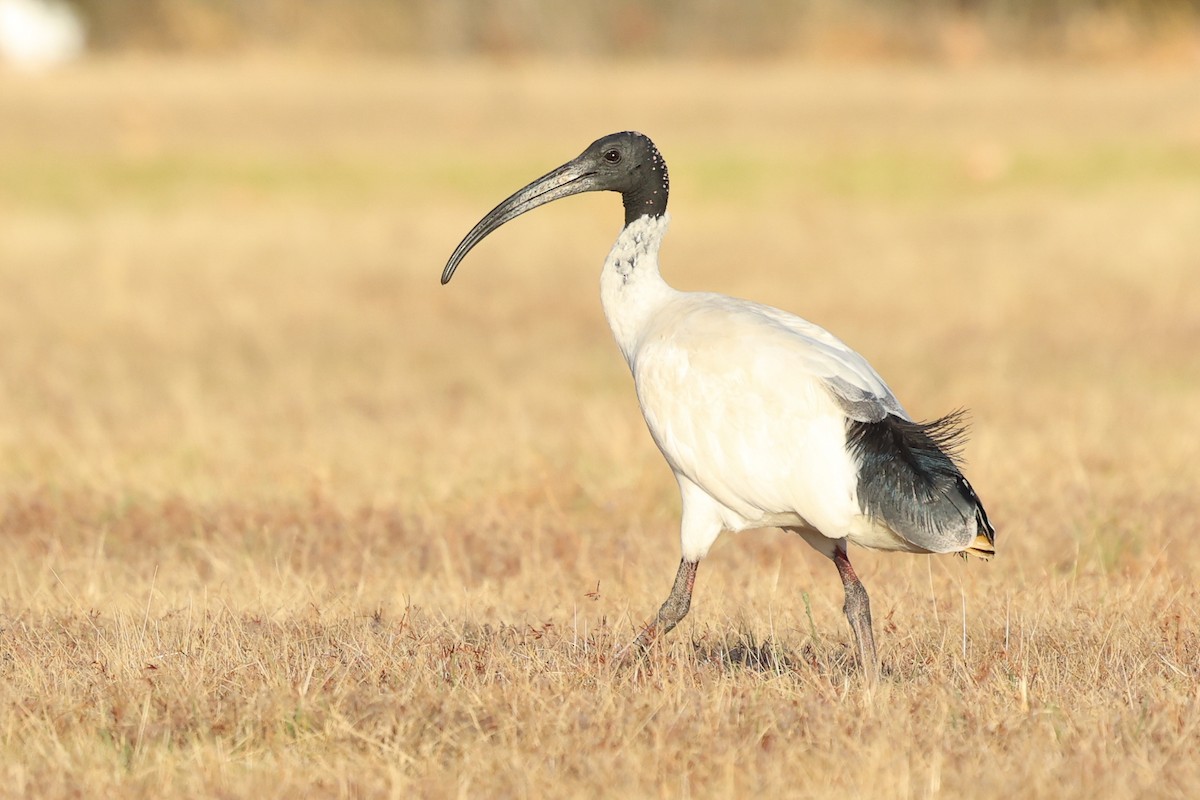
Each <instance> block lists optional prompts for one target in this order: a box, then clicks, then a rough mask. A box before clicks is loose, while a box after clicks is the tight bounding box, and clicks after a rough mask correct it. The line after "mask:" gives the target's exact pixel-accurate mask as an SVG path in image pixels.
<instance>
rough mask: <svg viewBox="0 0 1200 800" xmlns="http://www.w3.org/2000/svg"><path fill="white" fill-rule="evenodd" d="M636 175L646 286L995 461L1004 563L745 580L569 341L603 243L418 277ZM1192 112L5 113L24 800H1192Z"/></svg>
mask: <svg viewBox="0 0 1200 800" xmlns="http://www.w3.org/2000/svg"><path fill="white" fill-rule="evenodd" d="M624 128H637V129H640V130H644V131H646V132H647V133H649V134H650V135H652V136H653V137H654V138H655V139H656V141H657V142H658V143H659V145H660V146H661V148H662V149H663V152H664V154H665V156H666V158H667V160H668V163H669V164H670V166H671V168H672V178H673V180H672V189H673V190H674V193H673V196H672V215H673V218H674V221H673V223H672V231H671V234H670V236H669V238H668V240H667V244H666V246H665V248H664V251H663V265H664V274H665V275H666V276H667V278H668V279H669V280H671V281H672V282H673V283H674V284H675V285H676V286H678V287H680V288H692V289H701V288H703V289H711V290H716V291H722V292H725V293H728V294H732V295H737V296H742V297H749V298H753V299H756V300H761V301H765V302H769V303H771V304H773V305H778V306H781V307H783V308H787V309H789V310H792V311H795V312H797V313H800V314H802V315H803V316H806V317H807V318H809V319H812V320H814V321H816V322H819V323H821V324H823V325H825V326H827V327H829V328H831V329H832V330H834V331H835V332H836V333H838V334H839V335H840V336H841V337H842V338H843V339H845V340H846V341H847V342H849V343H850V344H851V345H852V346H854V347H856V348H857V349H858V350H860V351H861V352H863V353H864V354H866V355H867V357H868V358H870V359H871V360H872V362H873V363H874V364H875V365H876V367H877V368H878V369H879V370H880V372H881V373H882V374H883V375H884V376H885V377H886V378H887V379H888V380H889V382H890V383H891V385H892V387H893V388H894V389H895V390H896V391H897V393H898V394H899V395H900V397H901V399H902V400H903V401H904V403H905V404H906V405H907V407H908V408H909V410H910V411H912V412H913V413H914V414H915V415H917V416H920V417H932V416H935V415H939V414H941V413H944V412H946V411H948V410H950V409H952V408H954V407H957V406H960V405H961V406H966V407H967V408H969V409H970V410H971V413H972V419H973V434H972V438H971V441H970V443H969V445H968V447H967V450H966V458H967V467H968V474H969V475H970V476H971V480H972V482H973V483H974V485H975V487H976V488H977V489H978V491H979V493H980V495H981V496H982V497H983V499H984V501H985V502H986V503H987V507H988V509H989V512H990V514H991V517H992V519H993V521H994V522H995V524H996V528H997V531H998V537H997V549H998V551H999V556H998V558H997V559H995V560H994V561H993V562H991V563H986V564H985V563H981V562H977V561H972V562H970V563H966V562H963V561H960V560H958V559H952V558H926V557H917V556H908V555H900V554H875V553H870V552H864V551H856V552H855V553H854V557H855V564H856V565H857V566H858V570H859V573H860V574H861V575H862V576H863V579H864V582H865V583H866V586H867V587H868V589H869V590H870V592H871V596H872V600H873V604H874V612H875V620H876V633H877V640H878V642H879V646H880V655H881V658H882V660H883V662H884V671H885V674H884V677H883V680H882V682H881V684H880V686H879V687H878V688H877V689H875V690H874V691H870V690H868V688H867V687H865V686H864V685H863V683H862V682H861V681H860V680H859V679H858V677H857V674H856V673H855V671H854V670H853V667H852V663H853V659H852V652H851V651H852V646H851V639H850V631H849V628H848V626H847V625H846V621H845V619H844V617H843V616H842V613H841V603H842V595H841V587H840V585H839V582H838V579H837V575H836V571H835V570H834V569H833V567H832V566H831V565H830V564H829V563H828V562H827V561H825V560H824V559H823V558H821V557H820V556H818V555H816V554H815V553H813V552H811V551H810V550H809V549H808V548H807V547H806V546H804V545H803V544H802V543H801V542H799V541H797V540H795V539H792V538H790V537H786V536H784V535H782V534H780V533H779V532H777V531H763V532H756V533H747V534H742V535H739V536H737V537H729V536H727V537H725V538H723V539H722V540H721V541H720V542H718V544H717V546H716V547H715V548H714V551H713V553H712V554H711V555H710V556H709V558H708V559H706V560H705V561H704V563H703V564H702V566H701V569H700V573H699V579H698V582H697V589H696V598H695V603H694V605H693V611H692V614H691V616H689V618H688V619H687V620H685V622H684V624H683V625H681V626H680V628H679V629H678V630H677V631H676V632H675V633H674V634H673V635H672V636H671V637H670V638H669V639H668V640H666V641H665V642H663V646H662V647H661V648H659V649H658V650H657V651H656V652H654V653H653V654H652V655H651V656H650V658H649V659H648V660H647V661H646V662H645V663H644V664H642V665H640V666H638V667H637V668H618V667H617V666H616V665H615V664H614V663H613V661H612V659H611V657H610V656H611V653H612V651H613V649H614V648H615V647H617V646H619V645H622V644H624V643H625V642H627V641H628V640H629V639H630V638H631V637H632V636H633V635H634V634H635V632H636V627H637V625H638V623H639V622H641V621H642V620H643V619H645V618H647V617H648V616H649V615H650V614H651V613H652V612H653V611H654V610H655V609H656V608H657V606H658V603H659V602H660V601H661V600H662V599H663V597H664V596H665V594H666V592H667V590H668V589H669V587H670V582H671V579H672V577H673V575H674V570H675V566H676V564H677V560H678V538H677V537H678V534H677V515H678V500H677V498H676V496H675V488H674V482H673V481H672V479H671V476H670V473H669V471H668V469H667V467H666V466H665V464H664V463H663V462H662V460H661V458H660V456H659V454H658V453H657V451H656V450H655V448H654V446H653V443H652V442H651V440H650V437H649V436H648V434H647V433H646V432H645V430H644V428H643V423H642V421H641V418H640V416H639V413H638V409H637V405H636V401H635V399H634V396H633V391H632V385H631V381H630V379H629V376H628V374H627V372H626V369H625V366H624V364H623V363H622V362H621V360H620V357H619V355H618V353H617V351H616V348H615V347H614V346H613V344H612V342H611V341H610V338H609V333H608V331H607V329H606V327H605V324H604V320H603V317H602V314H601V311H600V305H599V300H598V296H597V278H598V273H599V268H600V263H601V261H602V259H603V257H604V255H605V253H606V252H607V249H608V247H609V245H610V244H611V241H612V239H613V238H614V237H615V235H616V233H617V230H618V229H619V227H620V222H621V214H620V211H619V203H618V199H617V198H616V197H614V196H611V195H588V196H586V197H583V198H576V199H574V200H572V201H570V202H564V203H560V204H555V205H554V206H552V207H549V208H546V209H541V210H539V211H537V212H535V213H534V214H532V215H530V216H529V217H526V218H524V219H522V220H520V221H518V222H516V223H514V224H512V225H510V226H508V227H506V228H505V229H504V230H503V231H502V232H501V233H498V234H496V235H495V236H493V237H492V238H490V239H489V240H488V241H487V242H486V243H485V244H483V245H481V246H480V247H479V248H478V249H477V250H476V251H475V252H474V253H473V254H472V256H471V258H470V259H468V261H467V262H466V263H465V265H464V267H463V268H462V269H461V270H460V272H459V276H458V278H457V279H456V280H455V282H454V283H453V284H452V285H450V286H449V287H441V286H439V284H438V276H439V274H440V271H441V268H442V265H443V264H444V261H445V258H446V257H447V256H448V254H449V253H450V251H451V249H452V248H453V247H454V245H455V244H456V243H457V242H458V240H459V238H460V237H461V236H462V235H463V234H464V233H465V232H466V231H467V229H468V228H469V227H470V226H471V225H472V224H473V223H474V222H475V221H476V220H477V219H478V218H479V216H480V215H481V214H482V213H483V212H484V211H486V210H487V209H489V208H490V207H491V206H492V205H493V204H494V203H495V202H497V201H498V200H500V199H501V198H503V197H504V196H505V195H507V194H508V192H510V191H511V190H513V189H515V188H517V187H518V186H519V185H521V184H523V183H524V182H525V181H526V180H528V179H531V178H533V177H535V176H537V175H539V174H541V173H542V172H543V171H545V170H546V169H549V168H550V167H553V166H556V165H557V164H559V163H561V162H562V161H564V160H566V159H567V158H570V157H572V156H574V155H575V154H576V153H578V152H579V151H580V150H581V149H582V148H583V147H584V146H585V145H586V144H587V143H588V142H590V141H591V140H592V139H593V138H595V137H596V136H598V135H600V134H603V133H607V132H610V131H613V130H620V129H624ZM1198 423H1200V76H1198V75H1197V73H1196V72H1195V71H1194V70H1193V71H1185V70H1184V69H1182V68H1171V69H1165V68H1163V69H1151V68H1140V69H1135V68H1119V67H1092V68H1079V67H1069V66H1042V67H1030V66H1019V65H1011V66H993V67H979V68H972V69H964V70H958V71H946V70H939V69H934V68H924V67H898V66H894V65H892V66H886V67H884V66H880V67H863V66H844V67H825V68H819V67H813V66H773V67H767V66H759V67H748V66H736V65H725V66H720V67H717V66H700V65H697V66H682V65H652V64H641V65H639V64H629V65H624V66H606V65H597V66H587V65H569V64H568V65H562V64H521V63H517V64H511V65H507V66H505V65H501V66H497V65H494V64H488V65H483V64H481V65H475V66H472V65H456V64H451V63H443V64H431V65H403V64H399V63H391V62H379V63H372V62H327V61H313V62H308V61H299V60H298V61H290V62H279V61H270V60H248V61H229V62H212V63H200V62H181V61H161V62H160V61H145V60H117V61H109V62H105V61H100V62H94V63H90V64H88V65H85V66H80V67H77V68H73V69H71V70H68V71H65V72H61V73H57V74H53V75H47V76H41V77H22V76H15V75H0V536H2V540H0V541H2V542H3V553H4V557H3V559H2V560H0V794H2V795H4V796H14V797H16V796H29V797H32V796H38V797H81V796H87V797H122V798H138V797H146V798H150V797H153V798H170V797H199V796H214V797H248V796H254V797H259V798H275V797H281V798H282V797H301V796H308V797H388V796H390V797H447V796H456V797H486V796H506V797H507V796H527V797H581V796H589V797H595V796H599V797H651V796H653V797H746V796H764V797H775V796H780V797H936V796H943V797H974V798H1011V797H1022V798H1050V797H1053V798H1076V797H1080V798H1082V797H1088V798H1093V797H1134V796H1137V797H1185V796H1190V795H1191V794H1192V792H1194V790H1195V787H1196V786H1197V785H1200V622H1198V621H1197V615H1196V612H1197V609H1198V608H1200V588H1197V580H1198V578H1200V536H1198V533H1200V497H1198V494H1197V486H1198V483H1200V478H1198V475H1200V468H1198V467H1197V464H1200V424H1198Z"/></svg>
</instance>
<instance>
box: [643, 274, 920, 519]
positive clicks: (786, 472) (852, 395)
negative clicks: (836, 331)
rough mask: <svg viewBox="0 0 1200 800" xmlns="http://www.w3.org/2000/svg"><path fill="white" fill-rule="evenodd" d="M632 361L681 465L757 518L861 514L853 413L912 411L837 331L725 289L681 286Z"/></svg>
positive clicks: (653, 419) (875, 415) (658, 434)
mask: <svg viewBox="0 0 1200 800" xmlns="http://www.w3.org/2000/svg"><path fill="white" fill-rule="evenodd" d="M630 366H631V367H632V368H633V373H634V379H635V382H636V384H637V389H638V395H639V399H640V400H641V404H642V410H643V412H644V413H645V416H646V422H647V424H648V425H649V427H650V431H651V434H652V435H653V436H654V439H655V441H656V442H657V443H658V446H659V449H661V450H662V451H663V454H664V455H665V456H666V457H667V460H668V461H669V462H670V463H671V466H672V468H673V469H675V471H676V472H678V473H680V474H682V475H685V476H686V477H687V478H688V479H689V480H691V481H693V482H694V483H696V484H697V485H698V486H700V487H701V488H703V489H704V490H705V491H706V492H708V493H709V494H710V495H712V497H713V498H714V499H716V500H718V501H719V502H721V503H722V504H724V505H725V506H727V507H728V508H730V509H731V510H733V511H735V512H737V513H739V514H741V515H743V516H745V517H746V518H747V519H755V518H756V516H755V515H758V516H761V515H762V514H774V513H787V512H795V513H797V514H799V515H801V516H802V517H803V518H804V519H805V520H806V521H807V522H808V523H809V524H811V525H813V526H814V527H817V528H818V529H823V530H831V531H832V530H835V529H836V530H844V529H845V526H846V525H848V524H849V518H850V516H852V515H854V514H857V513H859V509H858V507H857V502H856V500H855V498H856V487H857V478H856V466H855V465H854V463H853V462H852V460H851V457H850V456H849V454H848V453H847V450H846V447H845V436H846V419H847V417H849V418H851V419H857V420H864V421H874V420H879V419H882V418H883V417H884V416H886V415H887V414H896V415H897V416H902V417H905V418H907V414H905V412H904V409H903V408H901V406H900V404H899V403H898V402H897V401H896V398H895V396H894V395H893V394H892V392H891V390H890V389H889V388H888V387H887V384H886V383H884V381H883V379H882V378H880V377H879V374H878V373H876V372H875V370H874V369H872V368H871V366H870V364H868V363H867V361H866V360H865V359H864V358H863V357H862V356H860V355H858V354H857V353H855V352H854V351H853V350H851V349H850V348H849V347H847V346H846V345H845V344H843V343H842V342H841V341H840V340H839V339H837V338H836V337H834V336H833V335H832V334H830V333H828V332H827V331H825V330H824V329H822V328H820V327H819V326H817V325H813V324H812V323H809V322H806V321H805V320H802V319H800V318H799V317H796V316H793V315H791V314H787V313H785V312H783V311H780V310H778V309H774V308H771V307H769V306H763V305H758V304H756V303H750V302H747V301H743V300H735V299H733V298H729V297H725V296H723V295H717V294H705V293H681V294H680V295H678V296H677V297H676V298H675V299H673V300H672V301H671V302H670V303H669V304H668V305H667V306H666V307H665V308H663V309H662V310H661V311H660V312H659V313H658V314H657V315H656V317H655V319H654V321H653V323H652V324H650V325H649V326H648V327H647V329H646V330H645V331H644V332H643V335H642V338H641V340H640V342H639V343H638V346H637V348H636V352H635V354H634V357H633V358H632V359H631V364H630ZM838 535H839V536H840V535H844V534H841V533H839V534H838Z"/></svg>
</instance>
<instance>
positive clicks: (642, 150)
mask: <svg viewBox="0 0 1200 800" xmlns="http://www.w3.org/2000/svg"><path fill="white" fill-rule="evenodd" d="M575 160H576V161H586V162H587V163H588V164H589V166H590V168H591V169H592V170H593V171H594V172H595V175H596V177H595V182H596V184H597V185H596V186H594V187H593V188H594V189H597V190H606V191H612V192H620V193H621V200H622V201H623V202H624V204H625V224H626V225H628V224H629V223H631V222H633V221H634V220H636V219H639V218H641V217H644V216H646V215H650V216H652V217H661V216H662V215H663V214H664V213H666V210H667V194H668V191H669V188H670V186H669V183H670V182H669V181H668V179H667V163H666V162H665V161H663V157H662V155H661V154H660V153H659V152H658V148H657V147H655V146H654V142H652V141H650V137H649V136H646V135H645V134H642V133H637V132H635V131H624V132H622V133H610V134H609V135H608V136H605V137H603V138H600V139H597V140H596V141H594V142H592V143H591V144H590V145H588V148H587V149H586V150H584V151H583V153H582V154H580V156H579V158H577V159H575Z"/></svg>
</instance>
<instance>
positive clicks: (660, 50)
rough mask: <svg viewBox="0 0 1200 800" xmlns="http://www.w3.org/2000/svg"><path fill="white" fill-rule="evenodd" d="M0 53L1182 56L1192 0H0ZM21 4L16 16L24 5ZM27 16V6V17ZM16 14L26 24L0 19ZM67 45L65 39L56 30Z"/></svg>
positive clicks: (1190, 28)
mask: <svg viewBox="0 0 1200 800" xmlns="http://www.w3.org/2000/svg"><path fill="white" fill-rule="evenodd" d="M0 9H2V12H0V25H2V29H3V30H4V34H3V36H4V41H5V42H6V45H5V52H6V53H7V54H8V57H9V58H10V59H14V60H20V59H22V58H27V56H25V55H22V53H23V52H24V51H22V47H25V48H26V50H28V49H29V47H31V45H28V44H26V45H20V44H12V42H13V41H14V40H16V39H19V38H21V36H22V35H24V36H25V37H28V38H30V39H32V38H33V37H36V36H38V35H39V34H37V33H35V32H34V28H35V27H38V26H39V25H40V26H43V27H44V28H45V31H47V32H44V33H42V34H40V35H42V36H43V37H45V38H46V39H47V40H49V39H50V38H52V37H53V36H54V35H53V34H50V33H49V32H48V31H49V30H50V29H51V28H53V27H54V26H58V28H59V29H60V30H67V29H68V28H74V29H76V31H73V32H71V33H69V34H59V36H61V37H62V38H61V41H63V42H68V41H69V42H72V43H73V42H75V41H76V40H78V38H79V34H78V32H77V30H79V29H82V30H83V31H86V43H87V45H86V46H87V49H88V50H89V51H92V52H97V53H119V52H130V51H137V52H159V53H164V52H176V53H177V52H185V53H228V52H245V51H247V50H252V49H260V48H267V49H272V50H283V51H291V52H296V51H303V52H320V53H364V52H365V53H373V54H388V55H401V56H409V57H429V56H435V57H461V56H487V57H493V58H516V57H521V56H572V57H578V56H589V57H614V56H618V57H620V56H653V57H692V58H696V57H700V58H713V57H716V58H750V59H755V60H761V59H769V58H780V57H804V56H814V55H823V56H830V57H838V58H863V57H898V58H922V59H929V58H933V59H949V60H953V61H962V60H971V59H977V58H984V57H998V56H1003V57H1013V56H1030V55H1033V56H1043V57H1046V56H1050V57H1055V58H1064V57H1067V58H1070V57H1082V58H1101V59H1103V58H1125V57H1129V56H1131V55H1137V56H1142V57H1153V58H1163V59H1195V58H1196V57H1197V56H1196V50H1197V47H1198V45H1197V21H1198V19H1200V3H1197V2H1196V0H892V2H869V1H868V0H849V1H848V2H835V0H805V1H804V2H788V1H787V0H766V1H765V2H759V3H751V4H746V3H738V2H733V0H705V1H704V2H699V3H692V2H681V1H680V0H650V1H649V2H635V1H634V0H621V1H620V2H610V3H585V4H569V5H564V4H562V3H556V2H553V1H552V0H445V1H444V2H438V0H406V1H404V2H397V0H355V1H354V2H349V3H346V2H335V1H334V0H255V2H248V3H247V2H237V0H144V1H143V0H3V2H0ZM22 20H24V21H22ZM34 20H41V22H40V23H37V22H34ZM18 29H22V30H24V31H25V33H24V34H18V33H14V31H16V30H18ZM64 49H65V51H66V52H77V51H78V49H79V48H78V45H77V44H71V45H64Z"/></svg>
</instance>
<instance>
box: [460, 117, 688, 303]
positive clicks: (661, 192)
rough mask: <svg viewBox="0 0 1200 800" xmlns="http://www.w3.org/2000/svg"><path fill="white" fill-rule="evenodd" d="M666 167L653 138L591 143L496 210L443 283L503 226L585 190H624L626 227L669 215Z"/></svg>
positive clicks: (471, 236) (621, 136)
mask: <svg viewBox="0 0 1200 800" xmlns="http://www.w3.org/2000/svg"><path fill="white" fill-rule="evenodd" d="M668 188H669V187H668V181H667V164H666V162H664V161H663V157H662V156H661V155H660V154H659V152H658V148H657V147H655V146H654V142H652V141H650V137H648V136H645V135H643V134H641V133H635V132H633V131H624V132H622V133H610V134H609V135H608V136H604V137H601V138H599V139H597V140H596V141H594V142H592V143H591V144H590V145H588V147H587V149H586V150H584V151H583V152H582V153H580V154H579V155H578V156H577V157H576V158H574V159H572V160H571V161H568V162H567V163H566V164H563V165H562V166H561V167H559V168H558V169H556V170H553V171H552V172H548V173H546V174H545V175H543V176H542V177H540V178H538V179H537V180H536V181H534V182H533V183H530V184H529V185H528V186H525V187H524V188H522V189H520V190H518V191H517V192H515V193H514V194H513V195H512V196H511V197H509V198H508V199H507V200H505V201H504V202H503V203H501V204H500V205H498V206H496V207H495V208H493V209H492V210H491V211H489V212H488V213H487V215H486V216H485V217H484V218H483V219H481V220H480V221H479V223H478V224H476V226H475V227H474V228H472V229H471V232H470V233H468V234H467V235H466V237H465V238H464V239H463V240H462V242H460V243H459V245H458V247H457V248H455V250H454V253H453V254H452V255H451V256H450V260H449V261H448V262H446V268H445V269H444V270H443V271H442V283H447V282H449V280H450V278H451V277H452V276H453V275H454V270H456V269H457V268H458V265H459V263H460V262H461V261H462V260H463V258H464V257H465V256H466V255H467V253H468V252H469V251H470V250H471V248H472V247H474V246H475V245H477V244H478V243H479V242H480V241H482V240H483V238H484V237H485V236H487V235H488V234H489V233H491V232H492V231H494V230H496V228H499V227H500V226H501V225H503V224H504V223H506V222H508V221H510V220H512V219H515V218H516V217H519V216H520V215H521V214H524V213H525V212H526V211H532V210H533V209H535V208H537V207H538V206H540V205H545V204H546V203H549V202H551V201H553V200H558V199H559V198H562V197H569V196H570V195H573V194H580V193H582V192H620V194H621V201H622V203H623V204H624V205H625V224H626V225H628V224H629V223H631V222H634V221H635V220H638V219H641V218H642V217H644V216H652V217H661V216H662V215H663V214H665V213H666V212H667V193H668Z"/></svg>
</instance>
